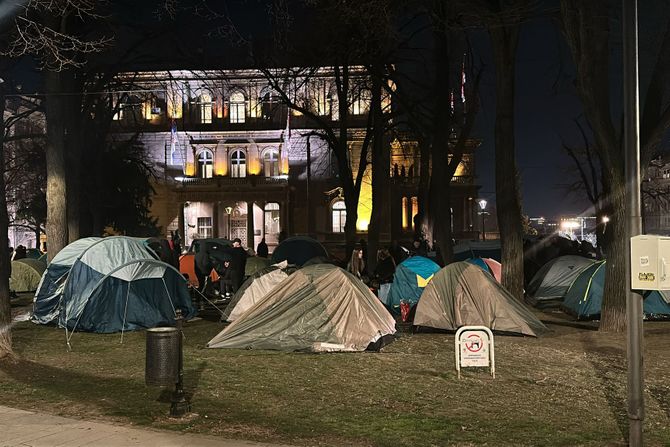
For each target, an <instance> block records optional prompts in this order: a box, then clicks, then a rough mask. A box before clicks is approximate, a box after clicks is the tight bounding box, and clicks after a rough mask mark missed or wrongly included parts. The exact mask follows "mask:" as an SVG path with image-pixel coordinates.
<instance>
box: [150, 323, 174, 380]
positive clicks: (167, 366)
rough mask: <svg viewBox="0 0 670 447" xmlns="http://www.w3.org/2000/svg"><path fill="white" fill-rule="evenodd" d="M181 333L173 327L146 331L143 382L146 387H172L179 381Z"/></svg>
mask: <svg viewBox="0 0 670 447" xmlns="http://www.w3.org/2000/svg"><path fill="white" fill-rule="evenodd" d="M180 337H181V333H180V331H179V329H177V328H174V327H158V328H153V329H148V330H147V354H146V367H145V371H144V380H145V382H146V384H147V385H157V386H172V385H174V384H176V383H177V381H178V380H179V354H180V350H181V339H180Z"/></svg>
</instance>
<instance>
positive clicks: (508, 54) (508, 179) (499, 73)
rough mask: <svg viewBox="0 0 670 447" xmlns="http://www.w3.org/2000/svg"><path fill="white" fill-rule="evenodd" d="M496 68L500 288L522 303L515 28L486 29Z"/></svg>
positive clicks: (517, 32)
mask: <svg viewBox="0 0 670 447" xmlns="http://www.w3.org/2000/svg"><path fill="white" fill-rule="evenodd" d="M489 35H490V36H491V43H492V46H493V55H494V59H495V66H496V123H495V145H496V149H495V153H496V208H497V216H498V225H499V228H500V241H501V244H502V285H503V286H504V287H505V288H506V289H507V290H508V291H509V292H510V293H511V294H512V295H513V296H514V297H516V298H517V299H519V300H522V299H523V228H522V224H521V222H522V215H521V201H520V199H519V185H518V176H517V169H516V161H515V153H514V151H515V142H514V103H515V101H514V93H515V86H514V81H515V71H516V70H515V69H516V48H517V43H518V38H519V27H518V25H503V26H497V27H491V28H489Z"/></svg>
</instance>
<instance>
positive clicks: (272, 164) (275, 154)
mask: <svg viewBox="0 0 670 447" xmlns="http://www.w3.org/2000/svg"><path fill="white" fill-rule="evenodd" d="M263 172H264V173H265V176H266V177H275V176H278V175H279V151H278V150H277V149H268V150H267V151H265V154H263Z"/></svg>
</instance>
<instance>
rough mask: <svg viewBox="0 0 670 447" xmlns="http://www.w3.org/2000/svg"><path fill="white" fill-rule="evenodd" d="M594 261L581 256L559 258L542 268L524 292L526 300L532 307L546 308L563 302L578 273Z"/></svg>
mask: <svg viewBox="0 0 670 447" xmlns="http://www.w3.org/2000/svg"><path fill="white" fill-rule="evenodd" d="M595 263H596V261H594V260H593V259H589V258H584V257H582V256H572V255H569V256H559V257H558V258H555V259H552V260H551V261H549V262H547V263H546V264H544V265H543V266H542V268H541V269H540V270H539V271H538V272H537V273H536V274H535V276H533V279H532V280H531V281H530V283H529V284H528V289H527V290H526V300H527V301H528V303H529V304H532V305H534V306H542V307H546V306H547V305H549V304H551V303H555V305H556V307H558V305H559V304H560V303H561V301H563V298H564V297H565V294H566V293H567V292H568V289H569V288H570V286H571V285H572V283H573V282H574V281H575V279H577V277H578V276H579V274H580V273H582V272H583V271H584V270H586V269H587V268H589V267H591V266H592V265H593V264H595Z"/></svg>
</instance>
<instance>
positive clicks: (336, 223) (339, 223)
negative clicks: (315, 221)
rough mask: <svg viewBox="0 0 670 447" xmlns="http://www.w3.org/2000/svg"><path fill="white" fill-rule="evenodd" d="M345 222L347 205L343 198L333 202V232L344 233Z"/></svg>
mask: <svg viewBox="0 0 670 447" xmlns="http://www.w3.org/2000/svg"><path fill="white" fill-rule="evenodd" d="M346 222H347V206H346V205H345V204H344V200H338V201H337V202H335V203H333V233H344V224H345V223H346Z"/></svg>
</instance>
